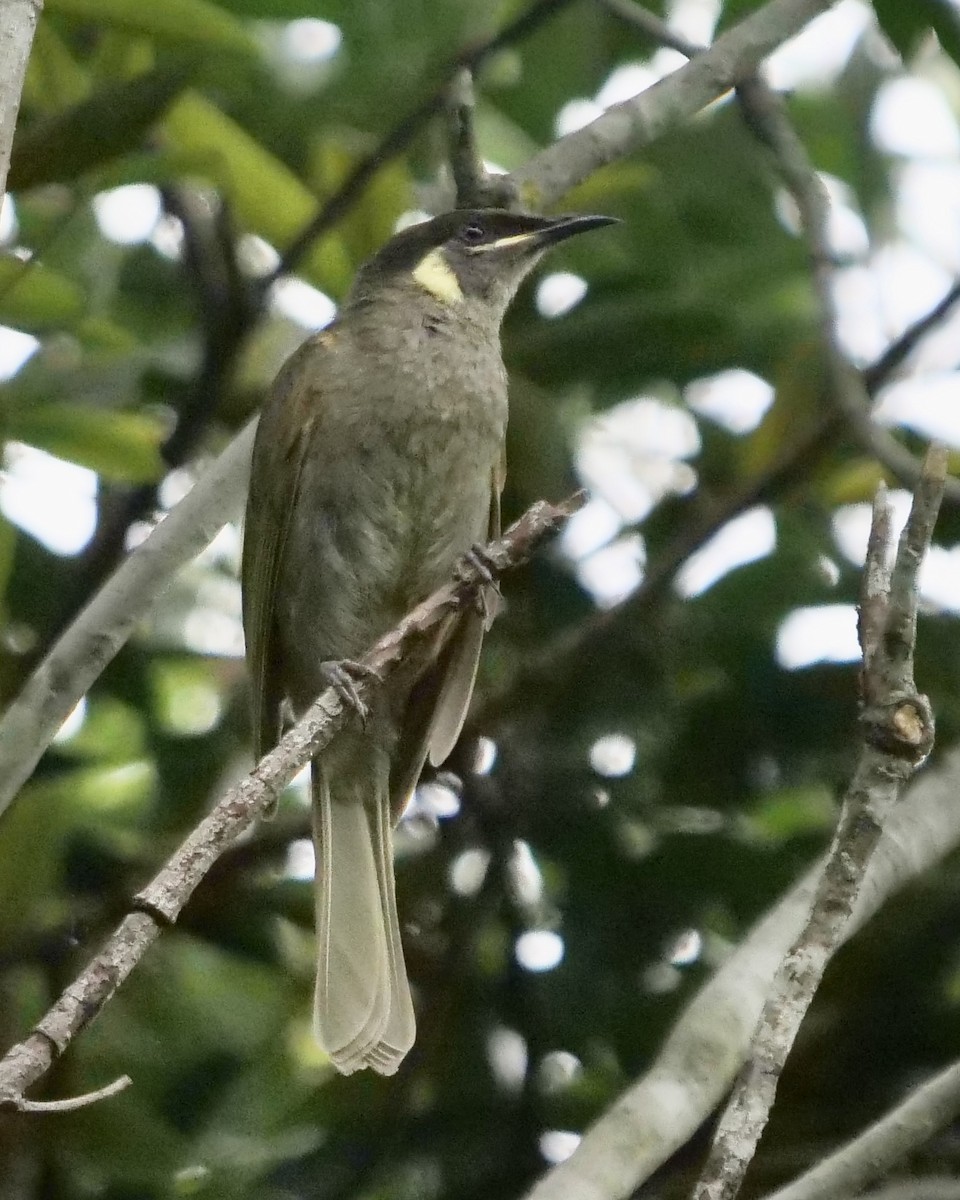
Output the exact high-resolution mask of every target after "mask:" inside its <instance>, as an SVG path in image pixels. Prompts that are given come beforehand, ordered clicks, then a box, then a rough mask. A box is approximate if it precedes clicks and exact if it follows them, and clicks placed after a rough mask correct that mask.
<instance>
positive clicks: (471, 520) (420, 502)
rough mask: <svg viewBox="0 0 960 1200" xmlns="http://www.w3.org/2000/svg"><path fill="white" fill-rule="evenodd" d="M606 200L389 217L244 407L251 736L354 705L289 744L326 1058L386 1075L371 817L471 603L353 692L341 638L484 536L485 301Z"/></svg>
mask: <svg viewBox="0 0 960 1200" xmlns="http://www.w3.org/2000/svg"><path fill="white" fill-rule="evenodd" d="M613 220H614V219H613V218H611V217H606V216H590V215H566V216H549V217H545V216H537V215H531V214H524V213H515V212H511V211H508V210H505V209H459V210H453V211H450V212H447V213H444V214H442V215H440V216H437V217H434V218H433V219H430V220H426V221H423V222H421V223H419V224H416V225H413V226H409V227H407V228H405V229H403V230H402V231H400V232H398V233H396V234H395V235H394V236H393V237H392V238H391V239H390V240H389V241H387V242H386V244H385V245H384V246H383V247H382V249H380V250H379V252H378V253H376V254H375V255H374V256H373V257H372V258H370V259H369V260H368V261H367V262H366V263H364V264H363V265H362V266H361V267H360V268H359V270H358V272H357V274H356V277H355V279H354V282H353V285H352V287H351V289H350V291H349V293H348V295H347V297H346V299H345V301H344V303H343V304H342V306H341V308H340V310H339V312H338V314H337V316H336V318H335V320H334V321H333V323H332V324H330V325H329V326H327V327H326V328H325V329H323V330H321V331H319V332H318V333H316V334H314V335H313V336H311V337H309V338H308V339H307V340H306V341H305V342H304V343H303V344H302V345H301V346H300V348H299V349H298V350H296V351H295V352H294V353H293V355H292V356H291V357H290V358H289V359H288V360H287V362H286V363H285V364H284V366H283V367H282V368H281V370H280V372H279V374H278V376H277V378H276V381H275V383H274V385H273V387H272V389H271V390H270V392H269V394H268V397H267V399H266V401H265V403H264V406H263V409H262V412H261V416H260V421H259V426H258V429H257V434H256V439H255V445H254V450H253V459H252V468H251V480H250V488H249V495H248V502H247V508H246V516H245V524H244V539H243V554H242V571H241V582H242V597H243V603H242V608H243V625H244V633H245V639H246V652H247V661H248V666H249V674H250V681H251V709H252V713H251V721H252V730H253V741H254V750H255V753H256V757H257V759H258V760H259V759H260V758H261V757H262V756H263V755H264V754H266V753H267V752H268V751H269V750H270V749H272V748H273V747H274V746H275V745H276V743H277V741H278V740H279V738H280V735H281V732H282V727H283V722H284V719H285V716H287V715H293V716H296V715H298V714H300V713H302V712H303V711H304V709H305V708H307V707H308V706H309V705H310V704H311V703H313V701H314V700H315V699H316V698H317V696H318V695H319V694H320V693H321V692H323V691H324V690H325V689H326V688H327V687H328V686H331V685H332V686H334V687H335V688H336V689H337V691H338V692H339V693H340V694H341V696H342V697H343V698H344V700H345V701H348V702H354V707H358V708H359V707H362V708H363V709H364V710H365V711H363V712H362V713H361V715H362V717H363V719H362V720H357V721H354V722H351V723H350V724H349V725H348V726H347V727H346V728H344V729H343V730H342V731H341V732H340V733H339V734H338V735H337V737H336V738H335V739H334V740H333V742H332V743H331V744H330V745H329V746H328V747H327V748H326V749H325V750H324V751H323V752H322V754H320V755H319V756H318V757H317V758H316V759H315V760H314V762H313V763H312V765H311V798H312V813H313V837H314V845H315V849H316V862H317V867H316V884H315V896H316V938H317V974H316V988H315V998H314V1031H315V1034H316V1037H317V1040H318V1041H319V1043H320V1045H321V1047H322V1048H323V1049H324V1050H325V1051H326V1053H327V1055H328V1057H329V1059H330V1061H331V1062H332V1063H333V1065H334V1067H335V1068H336V1069H337V1070H338V1071H339V1072H341V1073H342V1074H345V1075H348V1074H351V1073H352V1072H354V1071H356V1070H359V1069H361V1068H372V1069H373V1070H374V1071H375V1072H377V1073H379V1074H382V1075H391V1074H393V1073H394V1072H396V1070H397V1069H398V1067H399V1065H400V1063H401V1062H402V1060H403V1058H404V1057H405V1055H406V1054H407V1053H408V1051H409V1050H410V1048H411V1047H412V1045H413V1042H414V1037H415V1016H414V1007H413V1002H412V998H411V993H410V987H409V983H408V980H407V975H406V969H405V964H404V957H403V948H402V945H401V937H400V924H399V920H398V915H397V901H396V890H395V883H394V874H393V833H392V831H393V827H394V825H395V823H396V822H397V821H398V820H399V819H400V817H401V815H402V813H403V810H404V808H405V807H406V805H407V802H408V800H409V798H410V796H411V794H412V792H413V789H414V788H415V786H416V783H417V780H418V778H419V776H420V773H421V771H422V770H423V768H424V766H425V764H426V762H427V760H428V759H429V761H430V763H431V765H433V766H438V765H439V764H440V763H442V762H443V760H444V759H445V758H446V757H447V755H448V754H449V753H450V751H451V750H452V749H453V746H454V744H455V742H456V741H457V738H458V736H459V734H460V731H461V728H462V726H463V722H464V719H465V716H466V712H467V706H468V704H469V702H470V696H471V693H472V690H473V685H474V680H475V677H476V671H477V662H478V659H479V654H480V645H481V640H482V638H483V634H484V630H485V626H486V624H487V623H488V619H489V610H490V608H491V605H489V604H487V605H484V606H479V607H478V610H477V611H472V610H471V611H466V612H464V613H462V614H461V615H460V616H459V617H458V618H457V624H456V627H455V629H454V630H453V632H452V633H451V635H450V636H449V637H448V638H447V639H446V640H445V641H444V642H443V644H442V645H440V646H437V647H435V648H432V649H431V651H430V652H429V653H427V654H426V655H425V656H424V660H423V661H421V663H420V665H419V667H418V668H417V669H416V671H415V672H413V673H412V674H411V672H410V671H409V670H408V671H407V672H406V673H404V672H403V671H401V672H400V673H399V674H394V675H392V676H391V677H390V679H389V680H388V681H387V682H386V684H385V686H383V687H382V688H378V689H375V695H374V697H373V699H371V701H370V703H369V706H368V707H367V706H365V705H364V706H360V705H359V704H358V703H356V702H358V701H359V697H358V696H357V694H356V685H355V680H356V679H357V677H358V675H359V674H361V668H360V666H359V663H358V659H359V658H360V657H361V656H362V655H363V654H364V652H365V651H366V650H367V649H368V648H369V647H370V646H371V645H372V644H373V643H374V642H375V641H376V640H377V639H378V638H379V637H380V636H381V635H382V634H384V633H385V632H387V631H388V630H389V629H390V628H392V627H393V626H394V625H395V624H397V622H398V621H399V620H400V619H401V618H402V617H403V616H404V615H405V614H406V613H407V612H408V611H409V610H410V609H411V608H413V607H414V606H415V605H416V604H417V603H419V602H420V601H421V600H423V599H425V598H426V597H427V596H428V595H429V594H430V593H431V592H433V591H434V590H436V589H437V588H438V587H440V586H441V585H442V584H444V583H445V582H447V581H449V579H450V578H451V577H452V575H453V573H454V571H455V568H456V566H457V564H458V562H459V561H461V560H462V558H463V556H464V555H471V554H475V553H476V548H477V547H479V546H480V545H481V544H482V543H484V542H486V541H487V540H489V539H491V538H495V537H498V536H499V533H500V493H501V490H502V488H503V483H504V475H505V467H504V438H505V432H506V425H507V375H506V370H505V368H504V364H503V359H502V356H501V349H500V325H501V321H502V319H503V317H504V314H505V313H506V310H507V307H508V305H509V303H510V301H511V299H512V297H513V296H514V294H515V293H516V291H517V288H518V287H519V285H520V283H521V282H522V280H523V279H524V277H525V276H526V275H527V274H528V273H529V272H530V270H531V269H532V268H533V267H534V266H535V264H536V263H537V262H538V261H539V259H540V258H541V257H542V255H543V254H544V253H545V252H546V251H547V250H549V249H550V248H551V247H553V246H555V245H558V244H559V243H560V242H563V241H565V240H566V239H567V238H570V237H573V236H575V235H578V234H581V233H584V232H587V231H588V230H591V229H596V228H598V227H600V226H603V225H607V224H609V223H611V222H612V221H613ZM492 599H494V600H495V597H492ZM480 607H482V608H484V609H485V610H487V612H486V617H485V613H484V612H483V611H480Z"/></svg>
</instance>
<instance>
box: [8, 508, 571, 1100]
mask: <svg viewBox="0 0 960 1200" xmlns="http://www.w3.org/2000/svg"><path fill="white" fill-rule="evenodd" d="M583 501H584V496H583V494H582V493H576V494H575V495H573V496H571V497H570V498H569V499H568V500H566V501H564V502H563V503H561V504H548V503H546V502H545V501H540V502H539V503H537V504H535V505H533V507H532V508H530V509H528V510H527V512H526V513H524V515H523V516H522V517H521V518H520V519H519V520H518V521H517V522H515V523H514V524H513V525H512V526H511V527H510V529H508V530H507V532H506V533H505V534H504V536H503V537H502V538H501V539H499V540H498V541H494V542H491V543H490V545H489V546H487V547H486V550H485V552H484V556H483V562H484V564H485V565H486V567H488V568H489V569H490V570H492V571H494V572H495V573H497V574H500V573H502V572H504V571H507V570H510V569H512V568H513V567H516V566H519V565H520V564H521V563H523V562H525V561H526V560H527V559H528V558H529V557H530V555H531V554H532V553H533V551H534V550H535V549H536V547H537V546H538V545H539V544H540V542H542V541H543V539H544V538H545V537H547V536H548V535H549V534H550V533H553V532H554V531H556V530H557V529H558V528H559V527H560V526H561V525H562V524H563V523H564V522H565V521H566V519H567V518H568V517H569V516H570V514H571V513H573V512H575V511H576V510H577V509H578V508H579V507H580V506H581V505H582V504H583ZM485 580H487V581H488V580H489V576H488V575H484V574H483V568H482V567H479V566H478V565H477V564H476V563H474V562H472V561H468V560H465V561H464V563H463V565H462V566H461V567H460V568H459V569H458V571H457V574H456V581H455V582H453V583H449V584H447V586H446V587H443V588H441V589H440V590H439V591H437V592H435V593H434V594H433V595H432V596H430V597H429V598H428V599H427V600H425V601H424V602H423V603H422V604H420V605H418V607H417V608H415V609H414V610H413V611H412V612H411V613H409V614H408V615H407V616H406V617H405V618H404V619H403V620H402V621H401V622H400V624H399V625H398V626H397V627H396V628H395V629H392V630H391V631H390V632H389V633H387V634H386V635H385V636H384V637H382V638H381V639H380V640H379V641H378V642H377V644H376V645H375V646H374V647H373V649H372V650H371V651H370V652H369V653H368V654H367V655H365V657H364V658H363V663H364V665H365V666H366V667H368V668H369V669H370V671H371V672H372V673H374V674H373V675H370V676H369V677H367V676H364V677H363V678H361V679H360V680H358V682H357V693H358V695H359V697H360V699H361V700H365V699H367V698H368V697H369V696H370V695H371V694H372V693H373V692H374V690H375V689H376V688H379V687H382V686H383V684H384V682H385V681H386V680H387V679H388V678H389V676H390V675H391V674H392V672H393V671H394V670H396V669H397V667H398V666H399V665H400V664H401V662H402V661H404V660H405V659H409V658H410V656H411V655H414V654H416V653H417V651H418V649H419V648H420V647H422V645H423V644H424V640H425V638H426V636H427V635H428V634H429V635H431V637H432V639H433V640H432V641H431V645H432V646H436V640H435V639H436V638H437V636H438V634H441V633H443V632H449V626H450V623H451V620H452V618H453V616H454V615H455V614H456V612H457V611H459V610H461V609H463V608H464V607H466V606H467V605H469V604H472V603H474V602H475V599H476V595H477V592H478V590H479V588H480V587H481V586H482V584H483V583H484V582H485ZM374 675H375V676H378V677H379V678H374ZM350 716H351V711H350V710H349V709H348V708H346V707H345V706H344V705H343V703H342V701H341V700H340V698H339V696H338V695H337V693H336V692H335V691H334V689H332V688H329V689H327V691H325V692H324V693H323V695H322V696H320V697H319V699H318V700H317V701H316V702H315V703H314V704H313V705H311V707H310V708H309V709H308V710H307V712H306V713H305V715H304V716H303V717H302V718H301V719H300V720H299V721H298V722H297V724H296V725H295V726H294V727H293V728H292V729H290V730H289V731H288V732H287V733H286V734H285V735H284V737H283V738H282V739H281V741H280V743H279V745H278V746H277V747H276V749H274V750H272V751H271V752H270V753H269V754H268V755H266V757H265V758H264V759H263V760H262V761H261V762H260V763H259V764H258V765H257V767H256V768H255V769H254V770H253V771H252V772H251V773H250V774H249V775H248V776H247V777H246V778H245V779H243V780H242V781H241V782H240V783H239V784H237V785H236V786H235V787H232V788H231V789H230V790H229V791H228V792H227V793H226V794H225V795H224V796H223V798H222V799H221V800H220V802H219V803H218V804H217V805H216V807H215V808H214V809H213V811H212V812H211V813H210V815H209V816H208V817H206V818H205V820H203V821H202V822H201V823H200V825H198V826H197V828H196V829H194V830H193V832H192V833H191V834H190V835H189V836H188V837H187V839H186V840H185V841H184V842H183V844H182V845H181V846H180V848H179V849H178V850H177V851H176V853H175V854H174V855H173V857H172V858H171V859H170V860H169V861H168V862H167V863H166V865H165V866H164V867H163V868H162V870H161V871H160V872H159V873H158V874H157V875H156V876H155V877H154V879H153V880H152V881H151V882H150V883H149V884H148V885H147V886H146V887H145V888H144V889H143V890H142V891H141V892H140V893H138V895H137V897H136V906H137V907H136V909H135V910H134V911H131V912H130V913H128V915H127V916H126V917H124V919H123V920H122V921H121V923H120V925H119V926H118V928H117V929H116V930H115V931H114V933H113V934H112V935H111V936H110V937H109V938H108V939H107V942H106V945H105V946H104V947H103V949H102V950H101V951H100V953H99V954H97V955H96V957H95V958H93V959H92V960H91V962H90V963H89V964H88V965H87V966H86V967H85V968H84V970H83V971H82V972H81V974H80V975H79V976H78V978H77V979H76V980H75V981H74V982H73V983H72V984H71V985H70V986H69V987H68V988H67V989H66V991H65V992H64V993H63V994H62V995H61V997H60V998H59V1000H57V1002H56V1003H55V1004H54V1006H53V1007H52V1008H51V1009H50V1011H49V1012H48V1013H47V1014H46V1016H44V1017H43V1019H42V1020H41V1021H40V1022H39V1024H38V1025H37V1026H36V1028H35V1029H34V1031H33V1033H32V1034H31V1035H30V1036H29V1037H28V1038H27V1039H26V1040H25V1041H23V1042H20V1043H19V1044H18V1045H16V1046H14V1047H13V1048H12V1049H11V1050H10V1051H9V1053H8V1054H7V1055H6V1056H5V1057H4V1059H3V1060H2V1062H0V1106H2V1105H4V1104H6V1105H12V1106H13V1107H18V1106H20V1105H21V1103H22V1102H23V1096H24V1092H25V1091H26V1090H27V1088H28V1087H30V1086H31V1085H32V1084H34V1083H35V1082H36V1081H37V1080H38V1079H39V1078H40V1077H41V1076H42V1075H43V1074H44V1072H45V1071H47V1069H48V1068H49V1067H50V1066H51V1064H52V1063H53V1061H54V1060H55V1058H56V1057H57V1056H58V1055H60V1054H62V1053H63V1052H64V1050H66V1048H67V1047H68V1046H69V1045H70V1043H71V1042H72V1040H73V1038H74V1037H75V1036H76V1035H77V1034H78V1033H79V1032H80V1031H81V1030H83V1029H84V1028H85V1027H86V1026H87V1025H89V1024H90V1022H91V1021H93V1020H94V1018H95V1017H97V1016H98V1015H99V1014H100V1012H101V1011H102V1009H103V1007H104V1006H105V1005H106V1004H107V1002H108V1001H109V1000H110V998H111V997H112V996H113V994H114V992H115V991H116V990H117V988H118V987H119V986H120V985H121V984H122V983H123V981H124V980H125V979H126V978H127V976H128V975H129V974H130V972H131V971H132V970H133V969H134V967H136V965H137V963H138V962H139V961H140V959H141V958H142V957H143V955H144V954H145V953H146V951H147V950H148V949H149V947H150V946H151V945H152V944H153V943H154V942H155V941H156V940H157V938H158V937H159V936H160V933H161V931H162V930H163V929H164V928H166V927H167V925H169V924H172V923H173V922H174V921H176V919H177V917H178V916H179V915H180V912H181V910H182V909H183V906H184V905H185V904H186V903H187V901H188V900H189V898H190V896H191V895H192V894H193V892H194V890H195V889H196V887H197V885H198V884H199V883H200V881H201V880H202V879H203V877H204V876H205V875H206V873H207V871H208V870H209V869H210V867H211V866H212V865H213V863H214V862H216V860H217V859H218V857H219V856H220V854H221V853H222V852H223V850H224V849H226V847H227V846H229V845H231V844H232V843H233V842H234V841H235V839H236V838H237V836H238V835H239V834H240V833H242V832H243V831H244V830H245V829H247V828H248V827H249V826H250V825H251V824H252V823H253V822H254V821H255V820H256V819H257V817H259V816H261V815H262V814H263V812H264V810H265V809H266V808H267V807H268V806H270V805H272V804H273V803H274V802H275V801H276V799H277V798H278V797H279V795H280V793H281V792H282V790H283V789H284V787H286V785H287V784H288V783H289V782H290V780H291V779H292V778H293V776H294V775H295V774H296V773H297V771H298V770H299V769H300V768H301V767H302V766H303V764H304V763H306V762H308V761H309V760H310V759H312V758H314V757H315V756H316V755H317V754H319V753H320V752H321V751H322V750H323V749H324V748H325V747H326V746H327V745H329V743H330V741H331V740H332V739H333V737H334V735H335V734H336V733H337V732H338V731H339V730H340V729H341V728H342V727H343V726H344V725H345V724H346V723H347V721H348V720H349V719H350Z"/></svg>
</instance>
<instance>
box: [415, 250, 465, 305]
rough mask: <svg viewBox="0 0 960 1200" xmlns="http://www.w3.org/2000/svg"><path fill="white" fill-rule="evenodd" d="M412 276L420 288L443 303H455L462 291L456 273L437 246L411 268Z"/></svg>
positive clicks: (460, 298) (461, 297)
mask: <svg viewBox="0 0 960 1200" xmlns="http://www.w3.org/2000/svg"><path fill="white" fill-rule="evenodd" d="M413 277H414V279H415V280H416V281H417V283H419V284H420V286H421V287H422V288H424V289H425V290H426V291H428V292H429V293H430V295H431V296H436V298H437V299H438V300H442V301H443V302H444V303H445V304H457V303H459V301H461V300H462V299H463V291H462V289H461V287H460V281H459V280H458V279H457V273H456V271H454V269H453V267H451V266H450V264H449V263H448V262H447V260H446V259H445V258H444V257H443V251H442V250H441V249H439V248H437V249H434V250H431V251H430V253H429V254H425V255H424V256H423V258H421V259H420V261H419V262H418V263H417V265H416V266H415V267H414V268H413Z"/></svg>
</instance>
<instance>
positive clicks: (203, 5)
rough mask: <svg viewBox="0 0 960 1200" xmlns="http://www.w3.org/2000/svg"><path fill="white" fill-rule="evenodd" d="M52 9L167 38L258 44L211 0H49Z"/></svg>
mask: <svg viewBox="0 0 960 1200" xmlns="http://www.w3.org/2000/svg"><path fill="white" fill-rule="evenodd" d="M47 10H48V11H49V12H62V13H65V14H67V15H68V16H71V17H78V18H80V19H81V20H85V21H95V22H96V23H97V24H98V25H108V26H110V25H112V26H116V27H117V28H120V29H124V30H127V31H129V32H130V33H140V34H147V35H149V36H150V37H156V38H160V39H163V40H165V41H176V42H201V43H203V44H205V45H208V46H215V47H217V48H219V49H221V50H234V51H242V52H245V53H248V54H249V53H253V52H254V51H255V48H256V46H255V43H254V41H253V39H252V38H251V37H250V35H249V34H248V33H247V31H246V29H245V28H244V26H243V24H242V23H241V22H240V21H238V20H237V19H236V18H235V17H233V16H231V15H230V14H229V13H227V12H224V10H223V9H222V8H220V7H219V6H218V5H216V4H211V3H209V0H162V3H157V4H144V3H143V0H47Z"/></svg>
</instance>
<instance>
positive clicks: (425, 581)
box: [277, 428, 500, 703]
mask: <svg viewBox="0 0 960 1200" xmlns="http://www.w3.org/2000/svg"><path fill="white" fill-rule="evenodd" d="M456 433H457V431H455V430H452V429H446V430H440V429H437V430H429V429H428V430H422V429H421V430H410V429H409V428H408V429H407V430H406V431H405V436H404V437H398V438H396V439H394V438H392V437H390V436H387V434H388V431H386V430H383V429H382V428H381V429H380V430H379V431H378V434H377V436H376V437H375V438H370V437H358V438H357V439H356V440H355V441H354V443H353V444H352V445H350V446H349V447H348V448H344V447H339V448H338V450H339V452H334V447H333V446H332V445H331V446H329V447H328V449H327V451H326V452H324V451H323V450H322V449H318V452H317V453H315V454H311V455H308V459H307V462H306V463H305V465H304V469H303V473H302V476H301V480H300V486H299V489H298V496H297V501H296V504H295V508H294V513H293V516H292V520H291V524H290V529H289V534H288V539H287V543H286V546H285V548H284V553H283V559H282V563H281V568H280V578H279V580H278V588H277V618H278V623H279V627H280V628H279V633H280V641H281V645H282V647H283V657H284V660H285V662H286V663H287V664H288V668H287V672H286V674H287V675H288V685H289V686H290V689H291V692H292V694H293V695H292V698H293V699H294V702H295V703H301V702H303V703H306V702H307V701H308V700H310V699H312V698H313V696H314V695H316V693H317V691H318V690H319V686H320V684H321V683H322V680H321V679H320V677H319V674H318V666H319V664H320V663H321V662H323V661H325V660H328V659H336V658H355V657H358V656H359V655H361V654H362V653H363V652H364V651H365V650H366V649H367V648H368V647H369V646H370V645H371V644H372V642H374V641H375V640H376V639H377V638H378V637H379V636H381V635H382V634H383V633H385V632H386V631H387V630H388V629H390V628H391V627H392V626H393V625H395V624H396V623H397V621H399V620H400V618H401V617H402V616H403V615H404V614H405V613H406V612H407V611H409V609H410V608H412V607H413V605H415V604H416V603H418V602H419V601H420V600H422V599H424V598H425V597H426V596H427V595H429V594H430V592H432V591H433V590H435V589H436V588H437V587H439V586H441V585H442V584H443V583H445V582H446V581H447V580H448V579H449V578H450V576H451V573H452V571H453V568H454V565H455V563H456V562H457V560H458V559H459V557H460V556H461V555H462V554H463V553H464V552H465V551H466V550H468V549H469V548H470V546H471V545H472V544H473V543H474V542H477V541H484V540H486V537H487V531H488V523H489V513H490V502H491V494H492V488H493V473H494V464H495V463H496V461H497V459H498V457H499V452H500V450H499V440H500V439H499V437H497V438H494V437H492V436H491V437H488V438H481V437H478V436H476V431H475V430H474V431H473V434H472V435H471V436H469V437H466V438H462V437H461V438H458V437H457V436H456Z"/></svg>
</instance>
